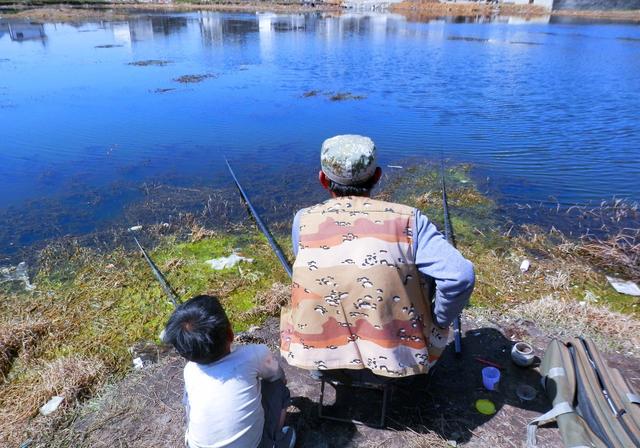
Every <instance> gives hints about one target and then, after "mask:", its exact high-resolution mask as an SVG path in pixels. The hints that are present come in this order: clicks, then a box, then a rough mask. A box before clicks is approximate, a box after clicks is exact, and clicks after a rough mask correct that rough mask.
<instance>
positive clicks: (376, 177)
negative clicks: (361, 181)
mask: <svg viewBox="0 0 640 448" xmlns="http://www.w3.org/2000/svg"><path fill="white" fill-rule="evenodd" d="M381 177H382V168H380V167H377V168H376V172H375V173H373V180H374V182H373V184H374V185H375V184H377V183H378V181H379V180H380V178H381Z"/></svg>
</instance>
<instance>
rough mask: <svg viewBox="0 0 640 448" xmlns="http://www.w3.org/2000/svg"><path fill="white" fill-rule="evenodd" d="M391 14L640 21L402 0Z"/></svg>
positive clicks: (619, 15) (630, 13)
mask: <svg viewBox="0 0 640 448" xmlns="http://www.w3.org/2000/svg"><path fill="white" fill-rule="evenodd" d="M389 11H390V12H395V13H400V14H407V13H410V14H418V15H419V17H420V20H425V19H428V18H435V17H442V16H458V17H476V16H501V15H502V16H518V17H525V18H535V17H546V16H551V17H573V18H585V19H603V20H622V21H640V10H611V11H606V10H570V9H566V10H555V11H549V10H547V9H545V8H542V7H540V6H534V5H511V4H503V5H488V4H478V3H435V2H433V3H432V2H427V3H424V2H421V1H419V0H404V1H402V2H400V3H396V4H394V5H392V6H391V7H390V8H389Z"/></svg>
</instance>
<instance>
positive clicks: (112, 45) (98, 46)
mask: <svg viewBox="0 0 640 448" xmlns="http://www.w3.org/2000/svg"><path fill="white" fill-rule="evenodd" d="M120 47H124V45H120V44H106V45H96V46H95V47H94V48H120Z"/></svg>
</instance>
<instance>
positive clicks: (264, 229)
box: [224, 158, 292, 277]
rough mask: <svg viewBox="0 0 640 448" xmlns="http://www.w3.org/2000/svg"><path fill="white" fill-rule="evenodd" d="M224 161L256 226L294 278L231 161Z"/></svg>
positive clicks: (285, 258)
mask: <svg viewBox="0 0 640 448" xmlns="http://www.w3.org/2000/svg"><path fill="white" fill-rule="evenodd" d="M224 161H225V162H226V163H227V167H228V168H229V172H230V173H231V177H233V181H234V182H235V183H236V186H237V187H238V190H239V191H240V194H241V195H242V198H243V199H244V202H245V204H247V207H248V208H249V211H250V212H251V215H252V216H253V218H254V219H255V221H256V224H257V225H258V228H259V229H260V231H261V232H262V233H263V235H264V236H265V237H266V238H267V241H268V242H269V245H270V246H271V248H272V249H273V251H274V252H275V253H276V255H277V257H278V259H279V260H280V263H282V267H283V268H284V270H285V271H287V274H289V277H291V276H292V272H291V266H290V265H289V262H288V261H287V257H285V255H284V253H283V252H282V249H280V246H278V243H277V242H276V240H275V239H273V235H271V232H269V229H268V228H267V226H266V225H265V223H264V222H263V221H262V219H260V215H258V212H257V211H256V209H255V208H254V207H253V205H251V201H250V200H249V197H248V196H247V193H245V191H244V189H243V188H242V185H240V182H239V181H238V178H237V177H236V174H235V173H234V172H233V168H231V165H230V164H229V161H228V160H227V159H226V158H225V159H224Z"/></svg>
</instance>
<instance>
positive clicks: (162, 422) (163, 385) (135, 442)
mask: <svg viewBox="0 0 640 448" xmlns="http://www.w3.org/2000/svg"><path fill="white" fill-rule="evenodd" d="M463 331H464V338H463V353H462V356H460V357H456V356H455V355H454V353H453V348H452V346H451V344H450V345H449V347H448V348H447V350H446V351H445V354H444V355H443V357H442V359H441V360H440V362H439V364H438V365H437V366H436V368H435V369H433V370H432V374H431V375H430V376H429V377H424V378H422V380H420V381H416V382H415V383H413V384H410V385H404V386H401V387H397V388H395V389H394V391H393V393H392V398H391V404H390V407H389V410H388V418H387V425H386V427H385V428H384V429H376V428H374V427H372V426H366V425H355V424H352V423H339V422H335V421H331V420H324V419H320V418H319V416H318V399H319V394H320V385H319V383H318V382H317V381H316V380H314V379H312V378H311V377H310V376H309V374H308V372H307V371H304V370H300V369H296V368H293V367H290V366H289V365H287V364H286V363H285V364H284V368H285V371H286V374H287V378H288V386H289V388H290V390H291V394H292V397H293V403H292V406H291V407H290V408H289V412H288V421H289V424H291V425H293V426H294V427H295V428H296V431H297V433H298V440H299V442H298V445H297V446H298V447H313V448H319V447H323V448H324V447H371V446H380V445H378V444H379V443H384V446H386V447H389V448H395V447H397V448H400V447H403V448H404V447H407V446H431V445H430V444H429V443H428V441H433V440H434V439H433V438H434V437H436V436H437V437H441V438H443V439H444V440H449V441H452V442H455V444H457V445H464V446H468V447H488V446H491V447H493V448H501V447H519V446H522V444H523V441H524V440H525V437H526V424H527V422H528V421H529V420H531V419H533V418H534V417H536V416H538V415H540V414H541V413H543V412H546V411H547V410H549V409H550V403H549V402H548V400H547V398H546V397H545V395H544V392H543V390H542V389H541V386H540V381H539V380H540V375H539V372H538V369H537V368H536V367H532V368H524V369H523V368H520V367H516V366H515V365H513V364H512V362H511V360H510V355H509V353H510V350H511V346H512V345H513V344H514V340H518V339H520V338H526V339H527V340H528V341H529V342H531V343H532V345H533V346H534V349H535V351H536V354H537V355H538V356H541V355H542V354H543V350H544V348H545V347H546V346H547V344H548V342H549V340H550V339H549V338H548V337H547V336H545V335H544V334H543V333H542V332H540V331H539V330H538V329H537V328H536V327H535V325H534V324H533V323H531V322H512V323H509V324H504V325H502V326H500V325H497V324H493V323H489V324H486V323H484V324H481V323H480V322H478V321H474V320H470V319H464V320H463ZM277 334H278V321H277V320H276V319H274V318H271V319H268V320H267V322H266V323H265V325H263V326H262V327H261V328H258V329H254V330H253V331H250V332H248V333H246V334H242V335H239V337H238V342H240V343H266V344H267V345H269V346H270V348H272V349H273V350H274V351H276V350H277ZM477 357H480V358H482V359H484V360H488V361H490V362H493V363H496V364H499V365H500V366H502V367H503V368H502V377H501V381H500V385H499V390H498V391H494V392H489V391H486V390H485V389H484V388H483V386H482V383H481V370H482V368H483V367H485V365H484V364H482V363H480V362H478V361H477V360H476V358H477ZM606 358H607V360H608V361H609V363H610V364H611V365H612V366H614V367H616V368H619V369H620V370H621V372H622V373H623V375H625V376H626V377H627V378H628V379H629V380H630V382H631V383H632V385H633V386H634V387H635V388H639V387H640V378H637V374H634V372H638V371H639V370H640V360H636V359H629V358H625V357H623V356H621V355H617V354H607V355H606ZM183 365H184V362H183V361H182V359H181V358H179V357H178V356H177V355H175V354H173V353H171V352H170V354H168V355H165V357H164V358H161V360H160V362H159V363H158V364H156V365H152V366H150V367H146V368H144V369H143V370H142V371H139V372H135V373H133V374H132V375H130V377H129V378H128V379H127V380H125V381H124V382H122V383H121V384H119V385H117V386H116V387H115V389H113V390H112V391H111V392H109V393H108V394H107V395H106V397H105V398H104V399H103V402H102V403H101V404H100V406H98V407H97V408H96V405H95V404H94V405H93V408H92V409H91V410H87V411H86V412H85V413H84V414H83V415H82V416H81V417H80V418H79V419H78V420H77V421H76V423H75V424H74V425H73V429H74V431H73V434H74V437H76V439H77V440H80V439H81V438H82V439H84V442H85V443H88V444H89V445H90V446H95V447H102V446H113V443H115V442H116V441H126V443H127V444H128V445H127V446H140V447H147V446H149V447H150V446H157V447H161V446H165V447H174V446H178V445H179V444H180V441H181V440H182V437H183V434H184V411H183V409H182V404H181V399H182V387H183V383H182V374H181V369H182V366H183ZM521 384H527V385H529V386H531V387H533V388H534V389H535V390H536V391H537V393H538V394H537V396H536V398H535V399H534V400H532V401H522V400H521V399H519V398H518V397H517V395H516V392H515V390H516V387H517V386H519V385H521ZM327 392H328V394H327V397H326V398H327V403H328V405H329V406H328V408H327V409H325V413H326V414H333V415H334V416H346V415H344V413H345V411H346V410H347V408H349V412H350V416H351V417H354V416H355V417H361V418H363V419H364V420H365V423H370V424H373V423H376V422H377V420H378V417H379V414H377V413H378V412H379V410H380V407H379V406H380V401H379V400H380V398H379V397H377V396H375V394H373V395H372V394H369V393H368V392H367V393H363V392H359V393H358V396H357V397H354V396H353V392H352V391H349V390H346V389H338V390H337V392H336V393H334V392H333V390H332V389H331V388H330V387H328V388H327ZM481 398H484V399H489V400H491V401H492V402H493V403H494V404H495V406H496V409H497V412H496V414H494V415H491V416H486V415H482V414H480V413H478V412H477V411H476V409H475V405H474V404H475V401H476V400H478V399H481ZM336 403H338V404H336ZM345 403H348V404H349V405H348V406H346V405H344V404H345ZM422 438H423V439H422ZM409 439H410V440H412V441H413V442H414V443H411V444H409V443H408V442H407V440H409ZM420 440H422V442H421V443H422V444H418V443H420ZM416 441H417V442H418V443H415V442H416ZM538 444H539V446H540V447H543V448H544V447H547V448H551V447H558V446H561V444H562V442H561V439H560V435H559V433H558V430H557V429H555V428H554V427H549V428H542V429H540V430H539V432H538ZM454 446H455V445H454Z"/></svg>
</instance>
